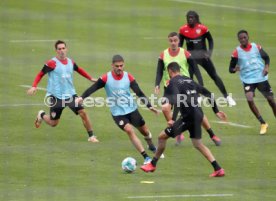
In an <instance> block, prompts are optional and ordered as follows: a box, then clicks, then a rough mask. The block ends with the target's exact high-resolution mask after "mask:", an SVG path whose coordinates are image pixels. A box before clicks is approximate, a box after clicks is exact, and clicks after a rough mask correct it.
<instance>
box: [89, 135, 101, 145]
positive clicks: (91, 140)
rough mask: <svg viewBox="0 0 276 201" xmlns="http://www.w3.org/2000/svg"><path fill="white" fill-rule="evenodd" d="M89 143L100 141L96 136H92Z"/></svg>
mask: <svg viewBox="0 0 276 201" xmlns="http://www.w3.org/2000/svg"><path fill="white" fill-rule="evenodd" d="M88 142H92V143H97V142H99V140H98V139H97V137H96V136H91V137H89V138H88Z"/></svg>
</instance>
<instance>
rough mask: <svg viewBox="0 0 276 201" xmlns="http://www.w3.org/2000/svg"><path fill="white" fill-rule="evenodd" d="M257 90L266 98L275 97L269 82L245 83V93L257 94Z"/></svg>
mask: <svg viewBox="0 0 276 201" xmlns="http://www.w3.org/2000/svg"><path fill="white" fill-rule="evenodd" d="M256 88H257V89H258V90H259V91H260V92H261V93H262V94H263V96H264V97H269V96H273V91H272V89H271V86H270V84H269V82H268V81H267V80H266V81H264V82H259V83H253V84H246V83H243V89H244V93H247V92H253V93H254V94H255V90H256Z"/></svg>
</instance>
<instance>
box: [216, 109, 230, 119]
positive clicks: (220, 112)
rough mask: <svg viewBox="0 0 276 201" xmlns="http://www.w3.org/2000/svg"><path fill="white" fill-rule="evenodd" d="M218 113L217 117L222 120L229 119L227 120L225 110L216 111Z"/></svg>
mask: <svg viewBox="0 0 276 201" xmlns="http://www.w3.org/2000/svg"><path fill="white" fill-rule="evenodd" d="M216 115H217V117H218V118H219V119H220V120H222V121H225V122H227V121H228V120H227V116H226V114H225V113H224V112H222V111H219V112H218V113H216Z"/></svg>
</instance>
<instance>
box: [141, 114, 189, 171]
mask: <svg viewBox="0 0 276 201" xmlns="http://www.w3.org/2000/svg"><path fill="white" fill-rule="evenodd" d="M186 129H187V125H186V124H185V122H183V119H182V118H179V119H178V120H177V121H176V122H175V123H174V124H173V126H171V127H167V128H166V129H165V130H164V131H162V132H161V133H160V135H159V137H158V147H157V151H156V152H155V155H154V157H153V159H152V161H151V162H150V163H148V164H146V165H143V166H141V169H142V170H143V171H144V172H154V171H155V169H156V165H157V162H158V160H159V158H161V156H162V154H163V153H164V151H165V148H166V142H167V139H168V138H170V137H173V138H174V137H176V136H177V135H180V134H181V132H183V131H185V130H186Z"/></svg>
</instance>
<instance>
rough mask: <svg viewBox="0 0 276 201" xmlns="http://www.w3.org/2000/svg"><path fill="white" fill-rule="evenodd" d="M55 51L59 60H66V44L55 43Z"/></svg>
mask: <svg viewBox="0 0 276 201" xmlns="http://www.w3.org/2000/svg"><path fill="white" fill-rule="evenodd" d="M55 49H56V53H57V57H58V58H59V59H65V58H66V54H67V47H66V43H65V42H64V41H62V40H58V41H56V43H55Z"/></svg>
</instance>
